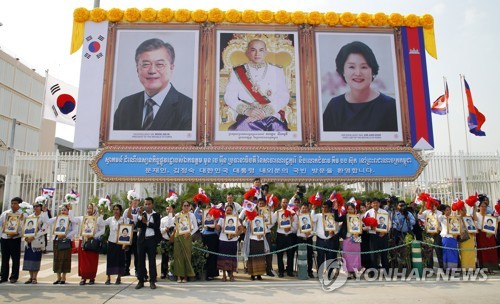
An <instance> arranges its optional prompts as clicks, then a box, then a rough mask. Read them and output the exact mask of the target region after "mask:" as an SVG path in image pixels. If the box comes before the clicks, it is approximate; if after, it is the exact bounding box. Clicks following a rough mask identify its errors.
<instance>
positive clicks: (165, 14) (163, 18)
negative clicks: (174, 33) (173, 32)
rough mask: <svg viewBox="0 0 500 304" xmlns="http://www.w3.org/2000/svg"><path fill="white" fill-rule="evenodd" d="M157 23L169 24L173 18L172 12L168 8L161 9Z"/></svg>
mask: <svg viewBox="0 0 500 304" xmlns="http://www.w3.org/2000/svg"><path fill="white" fill-rule="evenodd" d="M157 18H158V21H160V22H170V21H172V19H173V18H174V11H173V10H171V9H169V8H162V9H161V10H159V11H158V16H157Z"/></svg>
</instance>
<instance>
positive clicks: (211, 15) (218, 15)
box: [208, 8, 224, 23]
mask: <svg viewBox="0 0 500 304" xmlns="http://www.w3.org/2000/svg"><path fill="white" fill-rule="evenodd" d="M208 21H210V22H214V23H219V22H222V21H224V11H222V10H221V9H218V8H213V9H211V10H209V11H208Z"/></svg>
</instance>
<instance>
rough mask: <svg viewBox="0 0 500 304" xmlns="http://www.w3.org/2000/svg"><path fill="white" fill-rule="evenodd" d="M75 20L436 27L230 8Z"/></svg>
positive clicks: (80, 12) (414, 19) (84, 13)
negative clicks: (225, 9)
mask: <svg viewBox="0 0 500 304" xmlns="http://www.w3.org/2000/svg"><path fill="white" fill-rule="evenodd" d="M73 20H74V21H75V22H77V23H84V22H86V21H93V22H103V21H106V20H108V21H111V22H163V23H167V22H179V23H185V22H195V23H203V22H206V21H209V22H214V23H264V24H269V23H277V24H296V25H301V24H310V25H327V26H345V27H351V26H359V27H369V26H376V27H397V26H408V27H418V26H422V27H423V28H425V29H431V28H433V27H434V18H433V17H432V16H431V15H429V14H424V15H422V16H417V15H415V14H408V15H406V16H403V15H402V14H399V13H392V14H390V15H387V14H385V13H382V12H378V13H375V14H369V13H363V12H362V13H358V14H354V13H351V12H343V13H337V12H325V13H321V12H317V11H313V12H309V13H307V12H302V11H294V12H287V11H284V10H279V11H277V12H272V11H270V10H261V11H254V10H244V11H238V10H235V9H230V10H227V11H223V10H221V9H218V8H213V9H210V10H208V11H207V10H202V9H197V10H194V11H190V10H187V9H178V10H175V11H174V10H172V9H170V8H162V9H160V10H156V9H153V8H144V9H142V10H140V9H138V8H128V9H125V10H122V9H119V8H111V9H109V10H107V11H106V10H105V9H103V8H99V7H98V8H94V9H91V10H88V9H86V8H84V7H80V8H77V9H75V10H74V12H73Z"/></svg>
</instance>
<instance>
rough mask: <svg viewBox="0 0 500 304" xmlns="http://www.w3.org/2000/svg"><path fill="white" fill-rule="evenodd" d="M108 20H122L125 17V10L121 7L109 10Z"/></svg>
mask: <svg viewBox="0 0 500 304" xmlns="http://www.w3.org/2000/svg"><path fill="white" fill-rule="evenodd" d="M107 15H108V20H109V21H111V22H118V21H122V19H123V11H122V10H121V9H119V8H112V9H110V10H109V11H108V13H107Z"/></svg>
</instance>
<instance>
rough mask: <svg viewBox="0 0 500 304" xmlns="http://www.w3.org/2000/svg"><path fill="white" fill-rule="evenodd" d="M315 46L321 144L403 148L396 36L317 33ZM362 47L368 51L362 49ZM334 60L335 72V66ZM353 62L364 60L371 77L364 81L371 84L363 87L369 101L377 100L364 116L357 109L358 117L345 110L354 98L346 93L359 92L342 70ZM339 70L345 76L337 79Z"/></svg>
mask: <svg viewBox="0 0 500 304" xmlns="http://www.w3.org/2000/svg"><path fill="white" fill-rule="evenodd" d="M315 43H316V47H315V50H316V64H315V66H316V67H317V70H316V73H317V75H316V78H317V96H318V113H317V117H318V131H319V138H320V140H321V142H322V143H324V142H346V143H347V142H356V143H367V142H368V143H370V142H372V143H377V142H384V143H391V144H392V143H394V144H400V143H403V141H404V137H403V135H404V134H403V133H404V132H403V117H404V115H403V112H404V111H403V109H402V104H403V102H402V98H403V97H404V96H405V95H404V94H402V93H400V87H401V86H402V85H401V84H400V78H402V77H399V75H398V74H399V73H400V72H399V69H398V60H399V59H398V56H399V55H398V51H397V45H396V39H395V33H394V31H393V30H392V29H391V30H377V31H367V32H364V33H363V32H358V31H357V32H352V31H345V32H339V31H331V30H330V29H328V30H327V29H324V30H321V29H318V30H317V31H316V32H315ZM360 44H362V45H364V46H366V48H365V47H363V48H361V49H360V47H359V45H360ZM354 50H355V51H354ZM351 54H357V57H356V58H354V57H349V56H351ZM373 57H374V59H373ZM337 58H339V60H338V62H339V64H340V66H339V67H337V66H336V62H337V60H336V59H337ZM357 58H360V60H361V59H364V60H361V61H364V63H365V64H366V63H367V64H368V66H369V67H370V69H369V70H370V75H367V76H366V79H368V80H369V82H363V85H364V84H365V83H367V84H368V85H367V86H364V87H363V88H371V92H373V94H371V95H373V96H376V97H374V98H373V99H372V100H370V101H371V102H370V103H365V107H364V108H363V111H361V109H360V108H358V109H357V110H356V112H357V113H356V115H358V116H356V115H354V114H352V113H353V110H349V109H350V103H352V101H351V99H352V98H353V97H352V95H351V94H350V91H351V90H353V89H355V90H360V89H361V86H360V85H359V83H358V84H356V82H352V81H350V79H351V78H350V77H349V74H348V72H349V71H350V70H349V69H345V68H344V67H345V66H346V64H347V63H349V64H353V63H357V62H354V61H353V60H354V59H357ZM347 59H349V60H347ZM361 61H360V63H361ZM342 63H344V64H342ZM372 67H373V68H372ZM339 70H340V71H342V70H343V71H344V72H343V75H340V74H339V72H338V71H339ZM377 70H378V71H377ZM351 82H352V85H351ZM350 86H352V87H353V89H350ZM375 93H377V94H378V95H375ZM349 111H351V112H349ZM348 112H349V113H350V115H348V114H347V113H348ZM382 113H383V114H382ZM381 115H384V116H381ZM361 117H362V118H361Z"/></svg>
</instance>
